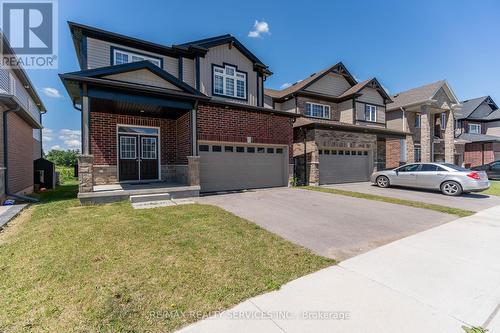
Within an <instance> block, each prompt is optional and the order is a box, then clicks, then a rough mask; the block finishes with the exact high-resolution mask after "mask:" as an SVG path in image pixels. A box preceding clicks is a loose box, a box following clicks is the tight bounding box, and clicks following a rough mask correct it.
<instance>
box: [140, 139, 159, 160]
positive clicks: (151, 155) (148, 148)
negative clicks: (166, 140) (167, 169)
mask: <svg viewBox="0 0 500 333" xmlns="http://www.w3.org/2000/svg"><path fill="white" fill-rule="evenodd" d="M141 139H142V147H141V148H142V149H141V150H142V156H141V158H142V159H143V160H156V142H157V138H141Z"/></svg>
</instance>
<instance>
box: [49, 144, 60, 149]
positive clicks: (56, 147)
mask: <svg viewBox="0 0 500 333" xmlns="http://www.w3.org/2000/svg"><path fill="white" fill-rule="evenodd" d="M49 150H63V149H62V147H61V146H59V145H53V146H52V147H50V149H49Z"/></svg>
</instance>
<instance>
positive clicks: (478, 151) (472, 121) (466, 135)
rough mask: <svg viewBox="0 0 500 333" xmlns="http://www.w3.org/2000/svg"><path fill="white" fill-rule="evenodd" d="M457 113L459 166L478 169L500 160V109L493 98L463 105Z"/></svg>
mask: <svg viewBox="0 0 500 333" xmlns="http://www.w3.org/2000/svg"><path fill="white" fill-rule="evenodd" d="M461 104H462V106H461V108H460V109H458V110H457V111H456V112H455V120H456V121H455V124H456V126H455V137H456V139H457V140H456V141H457V143H456V149H457V151H458V152H460V160H459V163H460V164H461V163H463V164H465V165H466V166H471V167H474V166H478V165H482V164H486V163H490V162H493V161H496V160H500V109H499V108H498V106H497V105H496V103H495V102H494V101H493V99H492V98H491V97H490V96H483V97H479V98H474V99H469V100H466V101H463V102H461Z"/></svg>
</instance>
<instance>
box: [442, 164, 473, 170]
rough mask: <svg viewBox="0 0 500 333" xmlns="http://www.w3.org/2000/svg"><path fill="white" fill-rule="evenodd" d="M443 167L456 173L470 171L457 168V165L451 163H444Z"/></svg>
mask: <svg viewBox="0 0 500 333" xmlns="http://www.w3.org/2000/svg"><path fill="white" fill-rule="evenodd" d="M443 165H444V166H445V167H448V168H450V169H453V170H455V171H470V170H469V169H466V168H462V167H459V166H457V165H455V164H451V163H443Z"/></svg>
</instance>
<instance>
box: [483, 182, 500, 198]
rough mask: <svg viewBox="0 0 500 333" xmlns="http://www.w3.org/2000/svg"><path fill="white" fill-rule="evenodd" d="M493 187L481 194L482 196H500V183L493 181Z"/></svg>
mask: <svg viewBox="0 0 500 333" xmlns="http://www.w3.org/2000/svg"><path fill="white" fill-rule="evenodd" d="M490 182H491V187H490V188H489V189H487V190H486V191H483V192H481V194H489V195H498V196H500V181H499V180H491V181H490Z"/></svg>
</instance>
